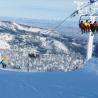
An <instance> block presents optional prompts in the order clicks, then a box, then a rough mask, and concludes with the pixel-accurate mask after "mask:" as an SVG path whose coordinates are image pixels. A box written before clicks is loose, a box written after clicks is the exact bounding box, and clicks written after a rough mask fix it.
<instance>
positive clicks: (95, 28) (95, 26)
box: [93, 21, 97, 33]
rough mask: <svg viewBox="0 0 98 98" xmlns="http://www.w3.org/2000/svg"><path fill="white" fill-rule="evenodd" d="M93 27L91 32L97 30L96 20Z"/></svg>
mask: <svg viewBox="0 0 98 98" xmlns="http://www.w3.org/2000/svg"><path fill="white" fill-rule="evenodd" d="M93 28H94V30H93V33H95V32H96V30H97V22H96V21H95V22H94V23H93Z"/></svg>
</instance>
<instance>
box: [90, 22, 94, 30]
mask: <svg viewBox="0 0 98 98" xmlns="http://www.w3.org/2000/svg"><path fill="white" fill-rule="evenodd" d="M90 30H91V32H94V26H93V23H92V21H90Z"/></svg>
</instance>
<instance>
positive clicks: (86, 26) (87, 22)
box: [84, 20, 90, 32]
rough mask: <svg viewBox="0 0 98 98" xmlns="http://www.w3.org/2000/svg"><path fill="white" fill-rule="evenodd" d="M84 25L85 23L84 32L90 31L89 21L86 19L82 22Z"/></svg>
mask: <svg viewBox="0 0 98 98" xmlns="http://www.w3.org/2000/svg"><path fill="white" fill-rule="evenodd" d="M84 25H85V30H86V32H90V22H89V21H88V20H86V22H85V23H84Z"/></svg>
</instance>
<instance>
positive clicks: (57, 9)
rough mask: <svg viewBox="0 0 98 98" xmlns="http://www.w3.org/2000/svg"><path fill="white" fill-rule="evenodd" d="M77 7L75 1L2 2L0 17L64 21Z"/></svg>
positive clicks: (3, 0) (9, 0) (10, 0)
mask: <svg viewBox="0 0 98 98" xmlns="http://www.w3.org/2000/svg"><path fill="white" fill-rule="evenodd" d="M75 6H76V5H75V4H74V0H0V17H2V16H3V17H22V18H32V19H49V20H63V19H64V18H65V17H67V16H68V15H70V14H71V13H72V12H73V11H74V10H75V9H76V8H75Z"/></svg>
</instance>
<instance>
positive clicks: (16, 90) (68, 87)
mask: <svg viewBox="0 0 98 98" xmlns="http://www.w3.org/2000/svg"><path fill="white" fill-rule="evenodd" d="M93 65H94V66H95V65H98V59H95V58H93V59H91V60H90V61H89V62H88V63H87V64H86V65H85V68H83V69H81V70H78V71H73V72H67V73H60V72H58V73H55V72H54V73H53V72H51V73H18V72H8V71H2V70H0V77H1V78H0V98H98V75H97V74H95V73H94V70H93V71H91V69H92V66H93Z"/></svg>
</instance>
